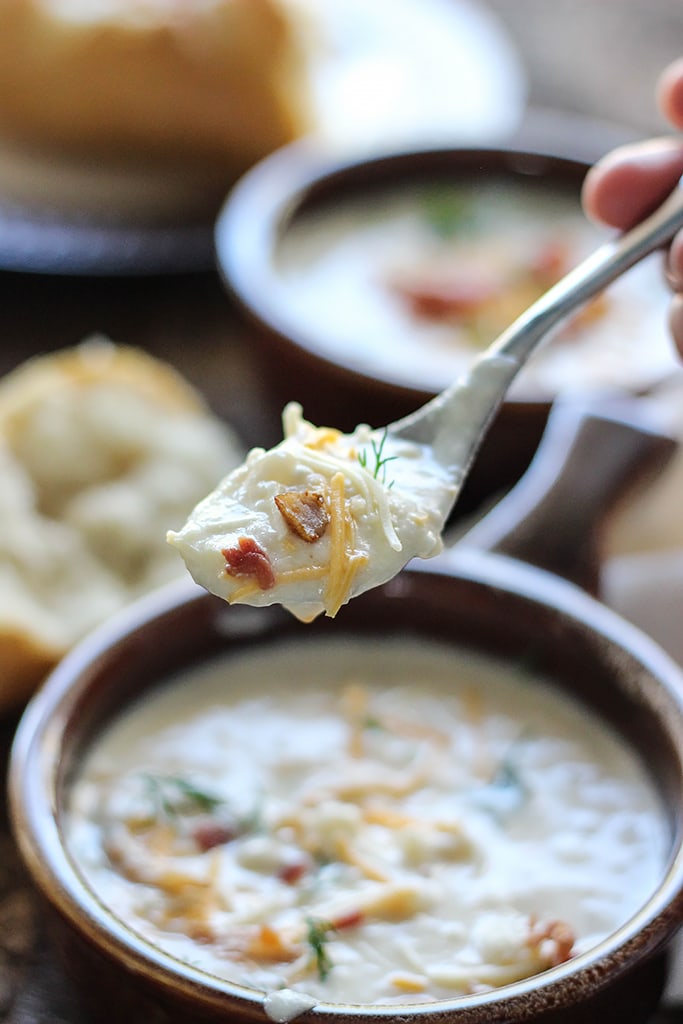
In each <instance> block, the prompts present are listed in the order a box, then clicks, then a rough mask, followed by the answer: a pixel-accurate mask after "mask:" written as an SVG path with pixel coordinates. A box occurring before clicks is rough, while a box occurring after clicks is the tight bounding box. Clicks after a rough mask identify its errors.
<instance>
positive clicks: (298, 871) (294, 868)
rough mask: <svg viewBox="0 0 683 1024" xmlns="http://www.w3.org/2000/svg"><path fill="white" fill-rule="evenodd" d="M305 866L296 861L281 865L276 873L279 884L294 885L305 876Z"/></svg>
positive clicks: (301, 862)
mask: <svg viewBox="0 0 683 1024" xmlns="http://www.w3.org/2000/svg"><path fill="white" fill-rule="evenodd" d="M307 867H308V866H307V865H306V864H304V863H303V861H298V862H296V863H293V864H283V865H282V867H281V868H280V870H279V871H278V873H277V877H278V878H279V879H280V881H281V882H285V883H286V884H287V885H296V883H297V882H298V881H299V880H300V879H301V878H302V877H303V876H304V875H305V874H306V871H307Z"/></svg>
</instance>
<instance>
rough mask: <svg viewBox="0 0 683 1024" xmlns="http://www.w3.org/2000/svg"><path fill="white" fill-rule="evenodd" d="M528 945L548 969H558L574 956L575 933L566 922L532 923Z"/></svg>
mask: <svg viewBox="0 0 683 1024" xmlns="http://www.w3.org/2000/svg"><path fill="white" fill-rule="evenodd" d="M527 945H528V946H529V948H530V949H532V950H535V951H536V952H537V953H538V954H539V955H540V956H541V957H542V958H543V962H544V964H546V965H547V966H548V967H557V965H558V964H563V963H565V962H566V961H567V960H570V959H571V958H572V956H573V948H574V932H573V931H572V929H571V928H570V927H569V925H568V924H567V923H566V922H565V921H534V920H532V921H531V924H530V928H529V937H528V939H527Z"/></svg>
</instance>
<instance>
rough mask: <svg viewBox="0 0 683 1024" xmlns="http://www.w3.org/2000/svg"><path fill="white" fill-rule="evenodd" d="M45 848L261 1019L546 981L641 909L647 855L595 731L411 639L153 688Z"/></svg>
mask: <svg viewBox="0 0 683 1024" xmlns="http://www.w3.org/2000/svg"><path fill="white" fill-rule="evenodd" d="M65 829H66V838H67V843H68V846H69V848H70V850H71V852H72V855H73V857H74V859H75V861H76V863H77V865H78V867H79V869H80V871H81V872H82V874H83V875H84V877H85V879H86V881H87V883H88V884H89V885H90V886H91V887H92V889H93V890H94V892H96V893H97V895H98V897H99V898H100V899H101V900H102V901H103V902H104V904H106V905H107V906H108V907H109V908H110V909H111V910H112V912H113V913H114V914H115V915H117V916H118V917H119V918H120V919H121V920H122V921H124V922H125V923H126V924H127V925H129V926H130V927H131V928H132V929H134V930H135V931H136V932H138V933H139V934H140V935H142V936H144V937H145V938H146V939H147V940H149V942H151V943H152V944H154V945H155V946H157V947H159V948H161V949H162V950H164V951H166V952H167V953H168V954H170V955H171V956H173V957H175V958H177V959H179V960H181V961H184V962H186V963H188V964H191V965H193V966H194V967H196V968H198V969H200V970H202V971H204V972H207V973H208V974H209V975H213V976H215V977H218V978H223V979H229V980H232V981H234V982H237V983H240V984H243V985H246V986H249V987H251V988H254V989H257V990H259V991H262V992H263V993H264V996H265V1007H266V1011H267V1012H268V1013H269V1015H270V1016H271V1017H272V1018H273V1019H275V1020H285V1019H289V1018H290V1017H292V1016H295V1015H296V1014H297V1013H298V1012H300V1011H301V1010H303V1009H305V1008H307V1007H308V1006H311V1005H314V1004H315V1003H316V1002H318V1001H331V1002H351V1003H361V1004H392V1003H405V1002H408V1003H416V1002H417V1003H420V1002H426V1001H433V1000H439V999H443V998H452V997H454V996H458V995H460V994H465V993H472V992H478V991H486V990H490V989H495V988H497V987H499V986H502V985H506V984H508V983H511V982H514V981H516V980H518V979H522V978H525V977H527V976H531V975H533V974H536V973H538V972H542V971H544V970H546V969H548V968H551V967H552V966H554V965H556V964H560V963H562V962H564V961H566V960H568V959H570V958H571V957H573V956H575V955H576V954H578V953H580V952H582V951H585V950H587V949H589V948H590V947H592V946H593V945H595V944H596V943H597V942H599V941H600V940H601V939H603V938H604V937H605V936H607V935H608V934H609V933H611V932H613V931H614V930H615V929H616V928H618V927H619V926H620V925H622V924H623V923H624V922H626V921H627V920H628V918H629V917H630V916H631V915H632V914H633V913H634V912H635V911H636V910H637V909H638V908H639V906H640V905H641V904H642V903H643V901H644V900H646V899H647V898H648V896H649V895H650V894H651V892H652V891H653V889H654V888H655V886H656V884H657V881H658V879H659V877H660V873H661V871H662V865H663V862H664V859H665V856H666V845H667V838H666V827H665V823H664V817H663V812H662V809H661V807H660V805H659V801H658V798H657V796H656V795H655V792H654V790H653V788H652V787H651V785H650V783H649V780H648V779H647V778H646V776H645V772H644V769H643V768H642V766H641V765H640V763H639V762H638V761H637V759H636V758H635V755H633V754H632V753H631V752H630V751H629V749H627V748H626V746H625V745H624V743H623V742H622V741H621V739H620V738H618V737H617V736H616V734H614V733H612V732H611V731H610V730H609V729H608V728H607V727H606V726H605V725H604V723H602V722H601V721H599V720H598V719H597V718H594V717H592V715H590V714H588V713H587V712H586V710H585V709H582V708H580V707H579V706H578V705H577V704H575V703H573V702H572V701H571V700H569V699H568V698H566V697H561V696H560V695H559V693H558V692H557V691H556V690H554V689H553V688H551V687H549V686H548V685H547V684H544V682H543V680H540V679H537V678H533V677H531V676H530V675H528V674H527V673H526V672H525V671H522V670H521V669H520V668H517V667H515V666H513V665H507V666H502V665H501V664H499V663H497V662H493V661H488V660H485V659H483V658H480V657H479V656H474V655H471V654H468V653H465V652H457V651H455V650H453V649H451V648H450V647H446V646H443V647H441V646H439V645H436V644H426V643H422V642H418V641H413V640H410V639H408V638H404V639H402V640H392V641H386V642H384V643H382V642H379V641H374V640H370V639H368V640H361V639H358V638H346V639H344V638H339V639H336V640H334V641H328V640H321V639H309V640H308V641H307V642H306V643H304V644H302V643H301V642H291V643H288V644H280V645H279V646H276V647H270V648H268V647H266V648H264V649H263V650H262V651H261V652H256V653H248V654H242V655H239V656H234V657H232V658H230V659H227V658H226V659H225V660H219V661H217V662H215V663H212V664H209V665H207V666H205V667H203V668H200V669H197V670H195V671H194V672H192V673H189V674H185V675H183V676H182V677H178V678H176V679H175V680H171V681H170V682H169V684H168V685H167V686H164V687H163V688H162V689H160V690H158V691H155V692H153V693H151V694H149V695H147V696H146V697H145V698H144V700H141V701H140V702H139V703H138V704H137V705H136V706H133V707H132V708H131V709H129V710H128V711H127V712H126V713H125V714H124V715H123V716H122V717H121V718H120V719H119V720H118V721H116V722H115V723H114V724H113V725H112V726H111V727H110V728H109V730H108V731H107V732H106V733H105V734H104V735H102V736H100V737H99V738H98V739H97V740H96V741H95V743H94V744H93V747H92V749H91V751H90V752H89V753H88V754H87V756H86V758H85V761H84V763H83V765H82V768H81V771H80V774H79V777H78V778H77V779H76V780H75V782H74V785H73V790H72V794H71V800H70V806H69V811H68V818H67V821H66V824H65Z"/></svg>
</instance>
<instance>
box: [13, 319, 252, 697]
mask: <svg viewBox="0 0 683 1024" xmlns="http://www.w3.org/2000/svg"><path fill="white" fill-rule="evenodd" d="M242 455H243V449H242V446H241V444H240V443H239V442H238V441H237V440H236V438H235V437H234V435H233V434H232V432H231V430H230V429H229V428H228V427H227V426H226V425H225V424H223V423H222V422H220V421H219V420H218V419H217V418H216V417H214V416H213V415H212V413H211V412H210V410H209V409H208V408H207V406H206V404H205V403H204V401H203V399H202V398H201V396H200V395H199V394H198V393H197V392H196V391H195V389H194V388H193V387H192V386H191V385H190V384H189V383H188V382H187V381H186V380H184V378H183V377H182V376H181V375H180V374H178V373H177V372H176V371H175V370H174V369H173V368H172V367H171V366H169V365H168V364H166V363H163V362H161V361H160V360H158V359H155V358H153V357H152V356H150V355H148V354H147V353H145V352H143V351H140V350H137V349H133V348H129V347H126V346H119V345H114V344H113V343H111V342H110V341H107V340H106V339H101V338H97V339H91V340H90V341H88V342H85V343H83V344H82V345H79V346H77V347H76V348H74V349H68V350H63V351H60V352H56V353H54V354H50V355H45V356H39V357H36V358H33V359H30V360H28V361H27V362H26V363H24V364H23V365H22V366H20V367H18V368H17V369H16V370H14V371H13V372H11V373H10V374H8V375H7V377H6V378H5V379H4V380H3V381H1V382H0V476H1V477H2V481H3V486H2V490H1V491H0V524H2V530H1V531H0V711H2V710H5V709H8V708H10V707H13V706H16V705H18V704H20V703H21V702H22V701H24V700H25V699H26V697H27V696H28V695H29V694H30V693H31V692H32V691H33V690H34V689H35V687H36V686H38V685H39V683H40V681H41V680H42V679H43V678H44V676H45V674H46V672H47V671H48V670H49V669H50V668H52V667H53V666H54V665H55V664H56V663H57V661H59V659H60V658H61V657H62V656H63V655H64V654H65V653H66V652H67V651H68V650H69V649H70V648H71V646H73V644H74V643H75V642H76V641H77V640H78V639H80V637H81V636H83V634H84V633H86V632H88V631H89V630H90V629H92V628H94V627H95V626H96V625H98V624H99V623H100V622H101V621H103V619H105V618H107V617H108V616H109V615H111V614H114V613H115V612H117V611H118V610H119V609H120V608H122V607H123V606H124V605H126V604H127V603H129V602H130V601H132V600H134V599H135V598H136V597H137V596H140V595H142V594H144V593H146V592H148V591H149V590H151V589H153V588H155V587H156V586H160V585H162V584H163V583H165V582H167V581H169V580H170V579H173V578H175V577H179V576H182V575H184V572H185V569H184V565H183V563H182V560H181V559H180V558H178V556H177V554H176V553H175V552H174V551H173V550H172V549H171V548H170V547H169V546H168V545H167V544H166V540H165V536H166V530H167V529H168V528H175V527H178V526H180V525H181V523H182V522H183V520H184V518H185V516H186V515H187V513H188V512H189V511H190V509H191V508H192V507H193V506H194V504H195V503H196V502H197V501H198V500H199V499H200V498H201V497H203V495H204V494H205V493H206V492H207V491H208V490H209V489H210V488H211V487H213V486H214V485H215V483H216V482H217V480H218V479H219V478H220V477H221V476H222V475H223V474H224V473H227V472H228V471H229V470H230V469H232V468H233V467H234V466H235V465H236V464H237V463H238V462H239V461H240V460H241V458H242Z"/></svg>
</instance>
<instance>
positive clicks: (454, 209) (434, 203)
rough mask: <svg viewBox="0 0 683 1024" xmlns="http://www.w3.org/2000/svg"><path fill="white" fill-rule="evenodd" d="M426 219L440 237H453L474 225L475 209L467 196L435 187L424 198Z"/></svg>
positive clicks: (423, 207) (423, 204) (423, 206)
mask: <svg viewBox="0 0 683 1024" xmlns="http://www.w3.org/2000/svg"><path fill="white" fill-rule="evenodd" d="M422 212H423V215H424V218H425V221H426V222H427V224H428V225H429V227H430V228H431V229H432V231H433V232H434V233H435V234H436V235H438V236H439V237H440V238H444V239H448V238H453V236H454V235H457V234H459V233H460V232H462V231H469V230H471V229H472V227H473V225H474V219H475V218H474V210H473V207H472V203H471V202H470V201H469V200H468V199H467V197H466V196H465V195H463V194H461V193H459V192H453V191H451V190H450V189H433V190H431V191H430V192H428V193H426V194H425V195H424V196H423V199H422Z"/></svg>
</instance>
